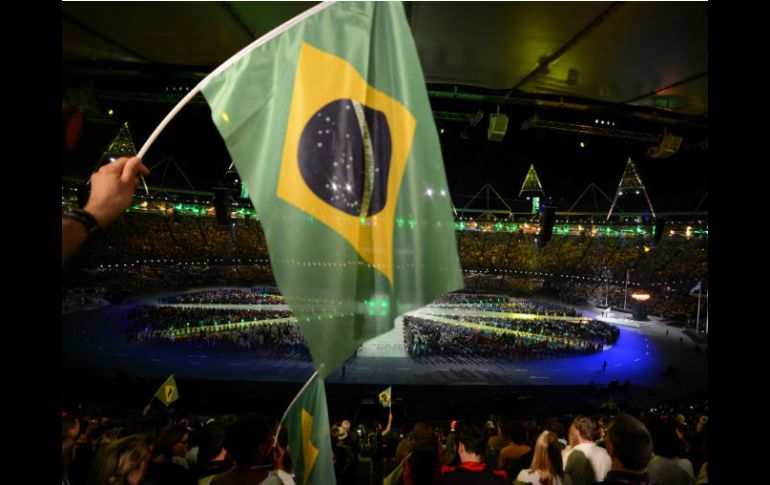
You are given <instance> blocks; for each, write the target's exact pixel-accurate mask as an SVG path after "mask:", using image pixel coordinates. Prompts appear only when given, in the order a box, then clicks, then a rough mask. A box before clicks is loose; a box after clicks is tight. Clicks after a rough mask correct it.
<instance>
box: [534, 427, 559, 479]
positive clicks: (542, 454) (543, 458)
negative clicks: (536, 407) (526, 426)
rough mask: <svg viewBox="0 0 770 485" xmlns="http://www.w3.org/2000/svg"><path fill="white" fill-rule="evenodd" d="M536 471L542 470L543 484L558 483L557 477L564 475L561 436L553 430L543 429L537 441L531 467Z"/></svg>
mask: <svg viewBox="0 0 770 485" xmlns="http://www.w3.org/2000/svg"><path fill="white" fill-rule="evenodd" d="M535 471H539V472H540V483H541V484H542V485H554V484H555V483H556V480H555V477H559V479H562V478H563V477H564V467H563V466H562V460H561V447H560V446H559V437H558V436H556V434H555V433H553V432H551V431H543V432H542V433H540V436H538V437H537V440H536V441H535V449H534V454H533V456H532V466H530V467H529V472H530V473H533V472H535Z"/></svg>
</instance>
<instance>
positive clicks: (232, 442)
mask: <svg viewBox="0 0 770 485" xmlns="http://www.w3.org/2000/svg"><path fill="white" fill-rule="evenodd" d="M272 440H273V429H272V427H271V426H270V423H269V422H268V420H267V419H266V418H265V417H264V416H261V415H259V414H244V415H242V416H239V417H238V418H237V419H236V420H235V422H234V423H233V424H231V425H230V428H229V429H228V430H227V434H226V435H225V449H226V450H227V452H228V453H229V454H230V456H231V457H232V459H233V461H235V465H236V466H237V467H238V468H239V469H244V468H248V467H251V466H258V465H264V464H265V462H266V461H270V459H271V458H272V457H271V456H270V450H271V448H272V446H273V443H272Z"/></svg>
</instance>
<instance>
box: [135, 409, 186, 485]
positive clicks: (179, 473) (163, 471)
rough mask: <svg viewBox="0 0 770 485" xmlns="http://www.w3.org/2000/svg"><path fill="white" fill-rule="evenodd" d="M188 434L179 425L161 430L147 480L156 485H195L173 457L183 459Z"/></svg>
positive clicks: (172, 425)
mask: <svg viewBox="0 0 770 485" xmlns="http://www.w3.org/2000/svg"><path fill="white" fill-rule="evenodd" d="M189 439H190V433H189V432H188V431H187V427H185V426H183V425H181V424H170V425H168V426H166V427H165V428H163V429H162V430H161V432H160V435H159V436H158V441H156V442H155V447H154V448H153V450H152V459H151V461H150V467H149V469H148V470H147V480H148V481H150V482H152V483H154V484H156V485H197V483H198V481H197V480H196V478H195V475H193V474H192V473H191V472H190V471H189V470H188V469H186V468H185V467H183V466H182V465H179V464H177V463H175V462H174V457H184V456H185V453H186V452H187V446H188V442H189Z"/></svg>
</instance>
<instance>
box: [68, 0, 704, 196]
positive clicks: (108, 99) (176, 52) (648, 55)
mask: <svg viewBox="0 0 770 485" xmlns="http://www.w3.org/2000/svg"><path fill="white" fill-rule="evenodd" d="M314 4H315V2H65V3H62V59H63V63H64V88H65V89H64V93H65V94H64V96H63V99H62V108H63V113H66V112H71V111H72V110H75V109H80V110H83V111H84V112H85V113H86V116H87V120H88V122H89V123H90V125H89V124H88V123H87V124H86V125H85V127H84V129H83V131H82V139H81V141H82V143H81V144H82V145H84V146H87V145H88V144H89V142H93V144H94V146H93V147H91V148H84V147H81V148H80V151H78V152H76V153H72V154H68V156H65V173H67V172H69V173H71V174H85V173H88V172H89V171H90V169H91V168H92V165H93V162H94V160H93V157H96V156H98V155H94V153H97V152H99V151H100V150H101V149H103V147H104V146H106V144H108V143H109V138H110V137H111V136H113V135H114V132H116V131H117V129H118V128H119V126H120V124H121V123H122V122H123V121H129V123H130V124H131V125H132V130H133V134H134V138H135V141H136V144H137V145H141V143H142V142H143V140H144V139H145V138H146V137H147V136H148V135H149V132H150V131H151V130H152V129H153V128H154V126H155V125H156V124H157V123H158V122H159V121H160V119H161V118H162V117H163V115H164V114H165V113H166V112H167V111H168V110H169V109H170V108H171V106H172V104H173V103H175V102H176V101H177V100H178V99H180V98H181V96H182V94H183V92H184V91H186V90H188V89H190V88H191V87H192V86H194V85H195V84H197V82H198V81H199V80H200V79H202V78H203V77H204V76H205V75H206V74H208V73H209V72H210V71H211V70H213V69H214V68H215V67H216V66H217V65H218V64H220V63H222V62H223V61H225V60H226V59H227V58H228V57H230V56H231V55H232V54H234V53H236V52H237V51H239V50H240V49H241V48H243V47H244V46H245V45H247V44H248V43H250V42H251V41H253V40H255V39H257V38H259V37H260V36H262V35H263V34H265V33H267V32H268V31H270V30H272V29H273V28H275V27H276V26H278V25H280V24H281V23H283V22H284V21H286V20H288V19H290V18H291V17H293V16H295V15H297V14H298V13H300V12H302V11H304V10H306V9H307V8H309V7H311V6H312V5H314ZM404 5H405V10H406V13H407V18H408V20H409V23H410V25H411V28H412V32H413V35H414V39H415V42H416V45H417V49H418V52H419V55H420V59H421V62H422V66H423V70H424V73H425V77H426V81H427V83H428V89H429V93H430V95H431V102H432V105H433V109H434V116H435V118H436V120H437V123H438V125H439V127H440V128H445V129H446V133H442V146H443V148H444V157H445V162H446V164H447V174H448V178H449V182H450V189H451V190H452V191H453V193H455V194H459V193H472V192H475V191H476V190H477V189H478V187H480V186H482V185H483V184H484V183H487V182H493V183H495V184H496V186H497V184H503V182H501V180H505V181H506V182H505V184H506V185H508V184H509V185H510V190H508V189H506V188H500V187H499V186H498V189H500V191H501V193H503V195H504V196H506V197H507V196H510V197H515V196H516V193H517V190H518V188H519V187H520V186H521V183H522V181H523V179H524V176H525V174H526V171H527V169H528V167H529V166H530V164H532V163H535V165H536V167H537V170H538V173H539V174H540V175H541V179H542V180H543V183H544V184H546V185H547V186H549V192H552V193H554V194H557V195H558V194H559V193H560V192H561V193H562V194H563V198H564V199H565V200H566V201H567V202H566V205H569V203H570V202H572V200H570V199H571V198H574V197H577V194H579V193H580V191H581V190H582V189H583V188H584V187H585V186H586V184H588V183H590V182H597V183H599V184H600V185H602V187H603V189H604V190H605V191H607V192H611V191H614V188H615V187H616V186H617V181H618V180H619V177H620V175H621V173H622V170H623V166H624V165H625V163H626V159H627V157H628V156H632V157H634V159H635V161H637V163H638V165H639V169H640V171H641V172H642V173H643V176H645V181H646V182H647V185H648V189H649V190H650V192H651V197H653V199H654V198H655V193H656V191H658V192H660V194H661V195H660V196H661V197H662V196H663V193H664V192H665V193H666V194H668V193H670V192H671V191H672V190H675V189H677V188H680V187H682V185H687V184H689V186H693V185H695V186H697V189H692V190H693V193H692V194H691V195H690V196H687V197H685V199H686V200H683V201H682V202H681V204H682V208H683V209H684V208H687V207H688V205H693V206H694V205H695V204H696V203H697V202H698V201H699V200H701V198H702V197H703V194H704V192H705V190H707V189H706V183H707V182H706V163H705V160H706V158H707V156H708V42H707V40H708V39H707V38H708V4H707V2H406V3H405V4H404ZM113 108H114V109H115V112H116V113H117V114H116V115H115V116H114V119H111V118H110V116H108V115H107V112H108V109H113ZM186 110H188V111H189V112H188V113H186V114H185V116H180V119H179V121H177V122H175V123H172V125H171V126H170V127H169V128H168V131H167V133H164V135H162V137H161V138H164V137H165V138H166V140H165V142H164V141H163V140H159V142H158V143H157V146H154V147H153V150H151V152H150V153H148V157H149V158H150V159H148V161H149V162H150V164H151V163H152V161H153V160H152V159H156V160H155V161H156V162H159V161H160V160H162V159H164V158H166V157H169V156H173V157H174V158H175V159H176V160H177V161H178V162H179V165H180V166H182V167H188V168H189V170H190V172H191V173H189V174H188V175H190V178H191V180H193V181H194V182H195V183H199V184H200V183H203V184H207V183H214V182H215V181H216V179H217V178H219V177H221V175H222V174H224V172H225V170H226V168H227V166H228V165H229V160H228V159H227V158H228V156H227V152H226V150H224V144H223V143H222V142H221V140H217V137H216V131H215V130H214V128H213V125H211V122H210V120H208V113H207V108H205V104H204V103H203V101H202V99H200V100H199V102H198V104H197V108H195V107H190V108H186ZM496 110H499V111H500V112H501V113H505V114H507V115H508V116H509V117H510V123H509V125H508V133H507V135H506V139H505V140H504V141H503V142H492V141H488V140H487V139H486V128H487V123H488V116H487V115H488V113H491V112H494V111H496ZM183 111H185V110H183ZM477 113H481V115H482V121H480V120H479V119H478V118H476V117H475V116H477ZM533 120H534V121H535V123H532V121H533ZM600 120H601V121H605V120H606V121H607V123H608V125H609V123H613V124H612V127H613V129H612V130H610V129H609V128H607V129H606V130H605V129H604V128H603V127H599V126H598V122H599V121H600ZM527 122H529V123H530V124H529V125H525V123H527ZM200 123H207V127H206V128H202V130H203V131H204V134H203V135H202V134H201V133H199V131H200V130H199V129H198V128H192V127H193V126H195V127H197V126H198V125H199V124H200ZM615 123H616V124H617V125H616V124H615ZM524 126H528V127H529V129H524V128H523V127H524ZM581 126H582V127H583V128H582V129H581V128H579V127H581ZM586 127H588V128H586ZM87 128H89V129H87ZM613 132H614V133H613ZM664 132H666V133H668V132H670V133H675V134H676V135H678V136H681V137H682V138H683V144H682V147H681V149H680V150H679V153H678V154H677V155H676V156H675V157H672V158H669V159H666V160H652V161H649V160H647V161H644V159H643V157H644V154H645V153H647V150H649V149H650V148H651V146H653V145H655V144H656V143H658V142H659V141H660V139H662V137H663V133H664ZM634 134H637V135H638V136H637V135H634ZM634 136H636V139H634ZM89 137H90V141H89ZM180 137H181V138H182V139H184V140H185V141H184V143H180V142H179V139H180ZM209 137H210V138H209ZM645 137H646V138H645ZM209 139H211V140H212V141H211V142H210V143H207V145H208V146H207V147H206V149H203V150H202V149H201V147H200V146H198V147H197V148H194V147H190V148H186V147H183V146H181V145H187V144H189V143H191V142H192V141H195V140H209ZM586 140H591V142H590V143H588V145H589V148H593V149H594V152H593V155H592V156H591V158H590V163H591V164H592V165H591V166H590V167H591V168H592V169H593V168H594V167H595V168H596V170H595V171H593V172H592V171H590V170H589V171H586V170H585V167H584V170H583V172H586V173H585V177H584V178H583V179H576V178H575V176H574V175H571V174H570V173H569V170H570V168H569V165H574V164H575V163H581V162H580V161H579V160H580V157H584V158H585V156H586V155H585V153H589V152H588V151H585V150H584V151H583V152H580V151H579V150H576V149H575V146H576V145H577V143H578V141H586ZM461 145H462V146H461ZM560 146H561V147H562V148H563V150H562V151H561V152H558V153H556V152H553V150H555V149H556V148H554V147H560ZM98 147H101V148H98ZM568 148H569V150H567V149H568ZM549 150H550V151H549ZM153 151H155V153H152V152H153ZM571 152H574V153H575V155H574V156H572V155H569V153H571ZM204 155H205V156H206V157H209V158H210V159H214V160H215V161H214V162H208V164H207V166H206V168H205V169H204V168H202V167H201V165H202V162H201V161H200V160H196V157H201V156H204ZM568 159H571V160H568ZM576 159H577V160H578V161H577V162H576ZM557 160H558V162H557ZM677 160H680V161H681V162H680V163H678V164H677V163H675V162H676V161H677ZM78 163H79V164H78ZM481 164H483V165H481ZM645 164H646V165H647V167H645ZM480 165H481V166H483V167H484V168H485V169H488V170H479V166H480ZM674 165H678V166H677V167H675V168H674V172H670V171H669V170H668V169H669V168H671V167H673V166H674ZM469 167H472V168H469ZM660 167H665V168H666V173H662V174H661V175H660V176H659V177H658V176H657V175H655V174H654V173H653V172H655V171H656V170H658V169H659V168H660ZM498 169H499V170H502V171H503V173H499V172H495V170H498ZM207 170H208V172H207ZM677 170H678V172H677ZM198 172H199V173H198ZM209 172H210V173H209ZM471 172H472V173H471ZM483 172H489V173H488V174H487V179H484V178H483ZM645 172H647V173H646V174H645ZM656 177H657V178H658V179H659V180H660V181H661V182H660V183H658V184H657V185H658V187H665V189H664V188H660V190H658V188H656V180H657V179H656ZM557 178H558V179H559V180H562V181H563V183H562V184H561V186H560V184H559V182H558V181H557V182H556V183H554V179H557ZM453 180H454V182H453ZM694 181H695V182H694ZM463 184H468V185H467V187H466V186H463ZM573 185H574V187H573ZM550 187H553V190H550ZM570 190H572V191H571V192H570ZM572 192H574V194H573V193H572ZM696 192H697V193H696ZM453 195H454V194H453ZM680 195H681V194H680ZM457 203H458V202H457V201H456V204H457ZM656 205H657V204H656Z"/></svg>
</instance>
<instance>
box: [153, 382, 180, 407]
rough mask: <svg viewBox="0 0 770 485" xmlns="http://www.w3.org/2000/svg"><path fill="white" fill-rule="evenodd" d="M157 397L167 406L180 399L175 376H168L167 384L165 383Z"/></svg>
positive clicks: (156, 394)
mask: <svg viewBox="0 0 770 485" xmlns="http://www.w3.org/2000/svg"><path fill="white" fill-rule="evenodd" d="M155 397H157V398H158V400H160V402H162V403H163V404H165V405H166V406H168V405H169V404H171V403H172V402H174V401H176V400H177V399H179V388H177V387H176V380H174V374H171V375H170V376H168V379H166V382H164V383H163V385H161V386H160V389H158V391H157V392H156V393H155Z"/></svg>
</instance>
